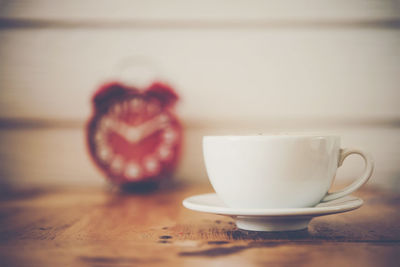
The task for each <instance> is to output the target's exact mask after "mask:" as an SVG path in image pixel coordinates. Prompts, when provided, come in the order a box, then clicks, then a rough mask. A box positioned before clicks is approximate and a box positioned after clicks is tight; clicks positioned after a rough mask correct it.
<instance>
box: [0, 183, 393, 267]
mask: <svg viewBox="0 0 400 267" xmlns="http://www.w3.org/2000/svg"><path fill="white" fill-rule="evenodd" d="M210 191H211V188H210V187H209V185H197V184H196V185H194V184H193V185H185V184H180V183H174V184H170V185H169V186H162V187H161V188H159V189H157V190H155V191H150V192H147V193H143V192H136V193H129V194H128V193H120V192H118V191H115V190H112V189H109V188H91V189H90V188H87V189H63V190H59V189H58V190H54V189H53V190H29V191H25V192H19V193H18V192H14V193H9V194H2V199H1V201H0V226H1V227H0V240H1V241H0V263H1V264H0V265H1V266H142V265H155V266H181V265H187V266H203V267H204V266H219V265H223V266H252V265H255V266H258V265H260V266H265V265H271V266H292V265H293V266H400V214H399V204H400V196H399V195H396V194H394V193H389V192H384V191H382V190H379V189H376V188H372V187H364V188H363V189H362V190H361V191H360V192H358V193H357V194H356V195H358V196H361V197H362V198H363V199H364V201H365V203H364V206H363V207H361V208H360V209H358V210H355V211H353V212H348V213H344V214H337V215H330V216H324V217H319V218H315V219H313V220H312V222H311V224H310V226H309V229H308V230H303V231H295V232H280V233H265V232H264V233H263V232H247V231H242V230H238V229H237V228H236V226H235V224H234V222H233V221H232V219H231V218H229V217H223V216H218V215H211V214H204V213H197V212H194V211H190V210H187V209H185V208H184V207H183V206H182V205H181V202H182V200H183V199H184V198H185V197H188V196H191V195H193V194H198V193H206V192H210Z"/></svg>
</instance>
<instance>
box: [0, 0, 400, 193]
mask: <svg viewBox="0 0 400 267" xmlns="http://www.w3.org/2000/svg"><path fill="white" fill-rule="evenodd" d="M129 58H130V59H132V58H134V59H137V60H139V59H140V60H139V61H143V62H148V63H149V62H150V63H149V64H147V65H148V66H150V67H149V68H150V71H153V72H154V74H152V75H153V76H154V77H156V78H159V79H162V80H164V81H166V82H168V83H169V84H170V85H172V86H173V87H174V88H175V89H176V91H177V92H178V94H179V95H180V96H181V101H180V102H179V104H178V109H177V113H178V115H179V117H180V119H181V120H182V123H183V125H184V131H185V132H184V134H185V138H184V151H183V154H182V160H181V162H180V164H179V167H178V170H177V172H176V177H175V178H176V179H177V180H182V181H188V182H207V175H206V173H205V168H204V163H203V159H202V151H201V138H202V136H203V135H210V134H258V133H281V132H313V133H329V134H338V135H341V136H342V146H343V147H357V148H361V149H364V150H366V151H369V152H370V153H371V154H372V155H373V156H374V158H375V161H376V172H375V174H374V175H373V177H372V179H371V182H370V183H372V184H375V185H377V186H381V187H386V188H390V189H392V190H395V191H400V2H399V1H390V0H382V1H378V0H366V1H362V0H346V1H344V0H336V1H317V0H301V1H286V0H284V1H261V0H254V1H245V0H236V1H222V0H219V1H218V0H217V1H215V0H213V1H211V0H204V1H187V0H185V1H184V0H173V1H155V0H150V1H136V0H132V1H125V0H114V1H105V0H79V1H77V0H71V1H55V0H36V1H28V0H13V1H5V0H2V1H0V184H1V185H0V186H2V188H3V189H4V188H33V187H60V186H63V187H65V186H71V187H77V186H103V184H104V183H105V181H104V179H103V177H102V174H101V173H100V172H99V171H98V170H97V169H96V168H95V166H94V165H93V163H92V161H91V160H90V157H89V155H88V152H87V150H86V145H85V123H86V121H87V120H88V118H89V116H90V114H91V104H90V97H91V96H92V94H93V93H94V91H95V90H96V89H97V88H98V87H99V86H100V85H101V84H102V83H104V82H106V81H109V80H112V79H115V75H117V76H118V75H119V73H118V68H117V67H116V66H118V65H119V64H121V62H124V61H125V60H127V59H129ZM135 79H136V80H135ZM135 79H134V78H132V81H133V82H137V83H138V84H140V83H141V84H145V83H146V79H145V78H143V79H142V78H141V77H140V75H138V77H136V78H135ZM362 168H363V166H362V160H361V159H359V158H357V157H350V158H349V159H348V160H347V161H346V163H345V164H344V166H343V167H342V168H341V170H340V171H339V173H338V180H339V182H348V181H350V180H351V179H352V177H354V176H356V175H358V174H359V173H360V172H361V171H362Z"/></svg>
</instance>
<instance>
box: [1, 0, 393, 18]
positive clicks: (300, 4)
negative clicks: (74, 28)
mask: <svg viewBox="0 0 400 267" xmlns="http://www.w3.org/2000/svg"><path fill="white" fill-rule="evenodd" d="M399 14H400V12H399V4H398V1H389V0H385V1H377V0H371V1H361V0H351V1H344V0H338V1H334V2H321V1H317V0H302V1H296V2H293V1H288V0H284V1H277V0H273V1H262V0H255V1H251V3H249V2H248V1H244V0H240V1H223V0H217V1H212V0H206V1H201V2H198V1H194V0H190V1H184V0H174V1H168V3H167V2H165V3H164V2H163V3H160V2H159V1H156V0H150V1H138V0H134V1H126V0H117V1H112V2H110V1H106V0H100V1H99V0H97V1H96V0H84V1H77V0H75V1H51V0H36V1H26V0H17V1H16V0H14V1H1V2H0V18H12V19H21V18H22V19H51V20H56V21H57V20H64V21H65V20H93V19H95V20H106V21H112V20H117V21H118V20H144V21H146V20H156V21H157V20H159V21H160V20H161V21H166V20H176V21H182V20H183V21H185V20H195V21H210V20H217V21H224V20H225V21H226V20H239V21H240V20H244V21H246V20H247V21H249V20H250V21H259V20H277V19H278V20H279V19H284V20H285V19H289V20H293V19H294V20H303V19H306V20H309V19H311V20H315V19H318V20H330V19H334V20H346V19H356V20H357V19H367V20H368V19H382V18H386V19H387V18H399V17H400V15H399Z"/></svg>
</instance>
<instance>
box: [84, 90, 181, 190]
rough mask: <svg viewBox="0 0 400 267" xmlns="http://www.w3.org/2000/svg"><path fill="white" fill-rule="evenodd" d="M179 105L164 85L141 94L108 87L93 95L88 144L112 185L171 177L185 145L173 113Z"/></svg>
mask: <svg viewBox="0 0 400 267" xmlns="http://www.w3.org/2000/svg"><path fill="white" fill-rule="evenodd" d="M177 100H178V96H177V94H176V93H175V92H174V91H173V90H172V89H171V88H170V87H168V86H166V85H164V84H162V83H154V84H152V85H151V86H150V87H149V88H147V89H146V90H143V91H141V90H138V89H137V88H133V87H128V86H126V85H123V84H120V83H109V84H106V85H104V86H102V87H101V88H100V89H99V90H98V91H97V92H96V93H95V95H94V96H93V99H92V104H93V115H92V117H91V119H90V120H89V122H88V125H87V143H88V146H89V152H90V154H91V156H92V158H93V160H94V162H95V164H96V165H97V166H98V167H99V168H100V170H101V171H102V172H103V173H104V174H105V175H106V176H107V177H108V178H109V179H110V180H111V181H112V182H114V183H116V184H126V183H135V182H144V181H156V180H160V179H163V178H166V177H170V176H171V174H172V172H173V171H174V169H175V168H176V165H177V162H178V158H179V153H180V149H181V143H182V126H181V124H180V122H179V120H178V119H177V117H176V115H175V113H174V112H173V107H174V105H175V103H176V101H177Z"/></svg>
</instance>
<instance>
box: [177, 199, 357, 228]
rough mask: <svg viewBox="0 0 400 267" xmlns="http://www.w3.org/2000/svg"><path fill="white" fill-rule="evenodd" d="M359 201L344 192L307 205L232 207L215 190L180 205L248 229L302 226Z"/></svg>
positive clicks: (338, 211)
mask: <svg viewBox="0 0 400 267" xmlns="http://www.w3.org/2000/svg"><path fill="white" fill-rule="evenodd" d="M362 204H363V201H362V199H360V198H358V197H355V196H345V197H343V198H340V199H336V200H333V201H329V202H325V203H320V204H318V205H316V206H315V207H310V208H288V209H235V208H229V207H227V206H226V205H225V204H224V203H223V202H222V201H221V200H220V199H219V198H218V196H217V194H215V193H211V194H203V195H197V196H192V197H189V198H186V199H185V200H184V201H183V206H185V207H186V208H188V209H191V210H195V211H200V212H207V213H214V214H219V215H226V216H231V217H232V218H234V219H236V225H237V227H238V228H240V229H243V230H249V231H292V230H301V229H306V228H307V226H308V223H309V222H310V221H311V219H312V218H313V217H317V216H323V215H329V214H334V213H342V212H346V211H350V210H354V209H357V208H359V207H360V206H361V205H362Z"/></svg>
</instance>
